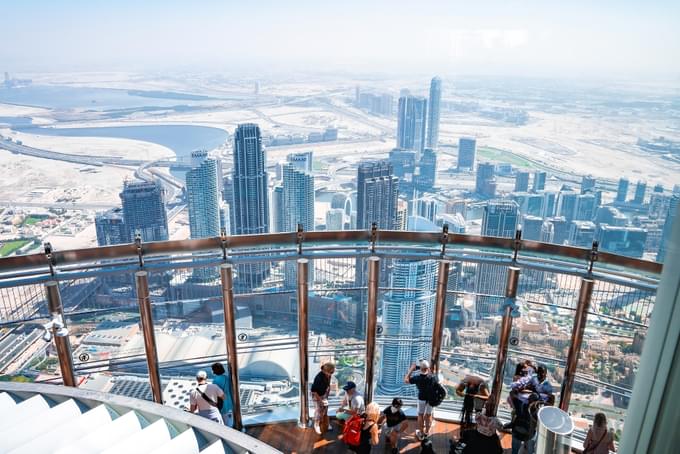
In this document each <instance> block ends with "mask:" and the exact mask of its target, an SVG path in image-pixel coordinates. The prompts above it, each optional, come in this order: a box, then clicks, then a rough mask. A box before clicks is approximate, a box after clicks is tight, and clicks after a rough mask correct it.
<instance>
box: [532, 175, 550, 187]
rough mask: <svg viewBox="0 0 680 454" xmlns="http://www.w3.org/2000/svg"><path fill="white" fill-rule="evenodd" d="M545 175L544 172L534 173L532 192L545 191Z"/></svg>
mask: <svg viewBox="0 0 680 454" xmlns="http://www.w3.org/2000/svg"><path fill="white" fill-rule="evenodd" d="M546 177H547V174H546V173H545V172H540V171H539V172H534V185H533V187H532V190H533V192H538V191H543V190H544V189H545V180H546Z"/></svg>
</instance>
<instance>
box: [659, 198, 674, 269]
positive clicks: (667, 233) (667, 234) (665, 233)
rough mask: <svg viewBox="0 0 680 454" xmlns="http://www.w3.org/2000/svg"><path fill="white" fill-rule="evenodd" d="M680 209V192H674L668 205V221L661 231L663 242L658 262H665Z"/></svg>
mask: <svg viewBox="0 0 680 454" xmlns="http://www.w3.org/2000/svg"><path fill="white" fill-rule="evenodd" d="M679 209H680V194H673V196H672V197H671V201H670V204H669V205H668V214H667V215H666V221H665V222H664V224H663V230H662V231H661V244H660V246H659V253H658V254H657V256H656V261H657V262H663V261H664V258H665V257H666V250H667V249H668V242H669V241H670V240H671V230H672V229H673V223H674V222H678V216H680V215H678V210H679Z"/></svg>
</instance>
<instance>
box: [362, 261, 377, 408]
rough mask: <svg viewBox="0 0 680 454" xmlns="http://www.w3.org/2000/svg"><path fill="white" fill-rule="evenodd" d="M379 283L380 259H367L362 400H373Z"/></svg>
mask: <svg viewBox="0 0 680 454" xmlns="http://www.w3.org/2000/svg"><path fill="white" fill-rule="evenodd" d="M379 281H380V258H379V257H376V256H371V257H369V258H368V305H367V308H366V360H365V362H366V373H365V374H364V377H365V388H364V399H365V400H366V402H371V401H372V400H373V376H374V372H373V369H374V363H375V336H376V329H377V325H378V284H379Z"/></svg>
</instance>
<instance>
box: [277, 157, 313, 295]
mask: <svg viewBox="0 0 680 454" xmlns="http://www.w3.org/2000/svg"><path fill="white" fill-rule="evenodd" d="M297 158H299V156H298V155H288V162H287V163H286V164H284V166H283V213H282V214H283V231H284V232H295V231H296V230H297V227H298V224H299V225H302V228H303V229H304V230H305V232H311V231H313V230H314V176H313V175H312V174H311V173H309V172H307V171H306V170H303V169H307V168H309V169H310V170H311V158H312V156H311V152H310V153H309V166H307V165H306V164H305V163H304V162H302V161H300V160H299V159H297ZM291 160H292V162H291ZM312 266H313V263H312V264H310V269H309V281H310V282H313V281H314V278H313V268H312ZM284 284H285V286H286V288H295V285H296V284H297V271H296V262H295V261H293V260H288V261H286V264H285V271H284Z"/></svg>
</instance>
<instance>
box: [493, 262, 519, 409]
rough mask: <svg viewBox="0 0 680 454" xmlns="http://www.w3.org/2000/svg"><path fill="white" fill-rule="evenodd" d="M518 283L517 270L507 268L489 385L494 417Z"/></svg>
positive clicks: (514, 267)
mask: <svg viewBox="0 0 680 454" xmlns="http://www.w3.org/2000/svg"><path fill="white" fill-rule="evenodd" d="M518 282H519V268H518V267H516V266H510V267H508V282H507V285H506V287H505V302H504V303H503V320H502V322H501V332H500V336H499V338H498V350H497V351H496V369H495V371H494V374H493V384H492V385H491V398H490V401H491V406H492V409H491V410H492V413H493V415H496V412H497V411H498V404H499V403H500V400H501V391H502V390H503V376H504V374H505V363H506V362H507V359H508V344H509V343H510V333H511V332H512V317H513V310H515V309H516V306H515V298H516V297H517V285H518Z"/></svg>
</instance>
